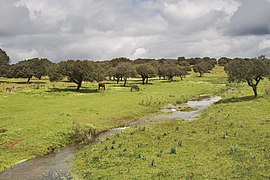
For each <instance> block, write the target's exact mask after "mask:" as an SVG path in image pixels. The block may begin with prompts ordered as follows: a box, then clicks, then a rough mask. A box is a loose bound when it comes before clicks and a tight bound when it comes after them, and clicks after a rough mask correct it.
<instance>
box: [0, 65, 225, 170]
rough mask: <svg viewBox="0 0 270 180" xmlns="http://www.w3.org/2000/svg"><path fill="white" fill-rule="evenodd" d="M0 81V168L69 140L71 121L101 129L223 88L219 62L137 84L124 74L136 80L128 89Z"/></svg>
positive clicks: (221, 90)
mask: <svg viewBox="0 0 270 180" xmlns="http://www.w3.org/2000/svg"><path fill="white" fill-rule="evenodd" d="M0 81H1V86H2V91H1V92H0V106H1V108H0V114H1V117H0V129H1V130H3V132H2V131H1V133H0V142H1V143H0V171H2V170H4V169H5V168H8V167H11V166H12V165H15V164H17V163H19V162H21V161H24V160H27V159H31V158H34V157H36V156H42V155H44V154H47V153H50V147H54V148H55V149H56V150H58V149H60V148H62V147H64V146H67V145H69V144H72V143H74V140H73V139H70V138H69V134H70V133H71V132H72V131H74V129H73V128H72V127H74V124H79V126H82V127H84V126H86V127H92V128H95V129H97V131H98V132H103V131H106V130H108V129H111V128H114V127H120V126H124V125H126V124H128V123H129V122H132V121H135V120H137V119H139V118H142V117H144V116H146V115H150V114H154V113H158V110H159V109H160V108H161V107H163V106H165V105H167V104H168V103H173V102H175V101H177V100H180V101H183V100H188V99H192V98H197V97H199V95H205V94H207V95H209V94H211V95H212V94H221V93H222V92H224V91H225V90H226V87H225V86H224V83H226V77H225V73H224V72H222V68H220V67H218V68H216V69H215V70H214V71H213V72H212V73H211V74H207V75H206V76H205V77H202V78H198V77H196V75H195V74H193V73H192V74H191V75H189V76H188V77H187V78H186V79H184V81H181V80H180V79H177V80H176V81H174V82H168V81H166V80H158V79H151V80H150V83H151V84H149V85H141V84H140V83H141V81H140V79H131V80H129V81H128V85H132V84H137V85H138V86H139V87H140V91H139V92H135V91H134V92H130V88H128V87H127V88H124V87H123V84H122V83H120V84H115V82H113V81H112V82H108V84H107V85H106V90H105V91H104V90H97V88H98V85H97V83H87V82H84V83H83V87H82V88H81V89H80V90H79V91H74V89H75V88H76V87H75V84H73V83H69V82H58V83H50V82H49V81H48V80H46V79H44V80H33V82H32V83H31V84H26V83H25V82H26V80H25V79H0ZM13 86H14V87H15V88H14V90H13V91H12V92H11V93H9V92H5V88H6V87H13ZM48 148H49V149H48Z"/></svg>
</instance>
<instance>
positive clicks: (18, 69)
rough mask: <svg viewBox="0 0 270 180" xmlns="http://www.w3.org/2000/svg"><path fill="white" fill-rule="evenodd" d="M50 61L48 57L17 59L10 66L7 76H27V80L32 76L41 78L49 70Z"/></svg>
mask: <svg viewBox="0 0 270 180" xmlns="http://www.w3.org/2000/svg"><path fill="white" fill-rule="evenodd" d="M51 65H52V63H51V62H50V61H49V60H48V59H39V58H33V59H29V60H24V61H19V62H18V63H16V64H14V65H12V66H11V67H10V72H9V73H8V77H15V78H27V79H28V80H27V82H28V83H29V82H30V79H31V78H32V77H33V76H34V77H36V78H38V79H41V77H42V76H47V75H48V74H49V72H50V68H51Z"/></svg>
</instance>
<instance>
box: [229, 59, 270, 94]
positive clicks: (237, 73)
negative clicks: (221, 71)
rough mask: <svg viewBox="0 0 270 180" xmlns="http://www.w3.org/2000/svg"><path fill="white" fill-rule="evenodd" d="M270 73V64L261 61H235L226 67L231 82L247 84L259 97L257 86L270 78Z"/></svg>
mask: <svg viewBox="0 0 270 180" xmlns="http://www.w3.org/2000/svg"><path fill="white" fill-rule="evenodd" d="M269 71H270V66H269V63H267V62H266V61H264V60H261V59H235V60H233V61H231V62H230V63H229V64H228V66H227V67H226V72H227V74H228V76H229V81H230V82H233V81H237V82H241V81H244V82H247V83H248V85H249V86H250V87H252V90H253V92H254V96H255V97H256V96H257V95H258V93H257V86H258V84H259V82H260V81H261V80H262V79H263V77H265V76H268V75H269Z"/></svg>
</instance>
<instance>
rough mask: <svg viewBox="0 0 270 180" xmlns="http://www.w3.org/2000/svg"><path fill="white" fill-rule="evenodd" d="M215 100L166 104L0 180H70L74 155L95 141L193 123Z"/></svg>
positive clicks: (0, 174)
mask: <svg viewBox="0 0 270 180" xmlns="http://www.w3.org/2000/svg"><path fill="white" fill-rule="evenodd" d="M219 100H221V97H219V96H214V97H204V98H200V99H197V100H196V99H195V100H190V101H188V102H187V103H185V104H183V103H180V104H176V105H173V104H169V105H167V106H166V107H164V108H163V109H162V110H161V112H162V114H160V115H155V116H149V117H145V118H143V119H141V120H138V121H135V122H132V123H129V124H128V125H127V126H126V127H122V128H114V129H111V130H108V131H106V132H104V133H101V134H99V135H98V136H97V137H96V138H95V140H94V141H93V142H92V143H90V144H87V145H78V144H76V145H73V146H69V147H66V148H64V149H62V150H61V151H59V152H55V153H52V154H49V155H45V156H41V157H37V158H34V159H31V160H27V161H24V162H22V163H19V164H17V165H15V166H13V167H11V168H9V169H6V170H5V171H3V172H0V180H13V179H14V180H15V179H16V180H25V179H27V180H36V179H42V180H43V179H44V180H45V179H54V180H61V179H71V178H70V175H69V172H70V170H71V168H72V167H73V159H74V156H75V152H76V151H77V150H79V149H81V148H83V147H84V146H90V145H93V144H96V143H98V142H99V141H103V140H105V139H106V137H108V136H111V135H114V134H116V133H117V132H119V131H122V130H124V129H126V128H128V127H131V126H135V125H140V124H149V123H151V122H157V121H162V120H196V119H197V118H198V117H199V116H200V114H201V113H202V112H203V111H204V110H205V109H207V108H208V107H209V106H210V105H211V104H213V103H215V102H217V101H219ZM183 105H185V106H184V107H185V108H183ZM186 108H189V109H190V111H187V110H186Z"/></svg>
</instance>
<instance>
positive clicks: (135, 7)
mask: <svg viewBox="0 0 270 180" xmlns="http://www.w3.org/2000/svg"><path fill="white" fill-rule="evenodd" d="M268 1H269V0H268ZM268 1H267V0H262V1H256V7H262V6H264V5H265V3H268ZM252 2H253V1H252V0H247V1H244V0H215V1H213V0H136V1H134V0H114V1H110V0H99V1H96V0H58V1H55V0H39V1H36V0H0V3H1V4H4V6H1V7H0V42H1V43H0V45H1V47H0V48H2V49H4V50H6V51H7V53H8V54H9V55H10V57H11V59H12V62H13V63H14V62H17V61H19V60H23V59H28V58H31V57H33V56H39V57H47V58H49V59H51V60H53V61H60V60H65V59H96V60H103V59H112V58H114V57H120V56H125V57H128V58H137V57H146V58H161V57H164V58H166V57H168V58H177V57H178V56H188V57H194V56H212V57H220V56H230V57H231V56H257V55H260V54H261V53H264V54H266V55H270V52H269V51H267V49H268V41H267V40H268V39H269V35H268V33H267V32H266V31H265V32H266V34H265V35H264V36H260V35H257V34H255V33H253V35H249V34H246V36H245V37H238V36H236V37H232V36H234V35H235V34H237V33H238V34H239V32H240V34H241V32H242V31H240V30H239V29H238V28H237V24H241V23H239V22H242V21H239V20H241V19H244V20H245V19H246V17H249V16H248V14H253V15H254V14H255V15H256V14H258V16H257V15H256V16H254V17H259V19H257V18H256V20H253V21H250V20H249V19H248V20H245V21H243V22H245V23H243V24H241V25H243V27H254V26H255V27H261V25H262V27H270V26H269V23H268V19H269V18H266V19H267V20H265V19H263V18H261V16H262V15H263V16H264V17H270V13H268V11H267V9H268V7H264V8H262V10H261V9H256V8H254V7H255V5H254V3H252ZM254 2H255V1H254ZM245 9H247V10H248V11H247V10H245ZM251 9H252V12H251ZM265 9H266V10H265ZM269 12H270V11H269ZM247 29H249V30H250V28H247ZM251 29H252V28H251ZM224 32H226V33H224Z"/></svg>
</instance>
